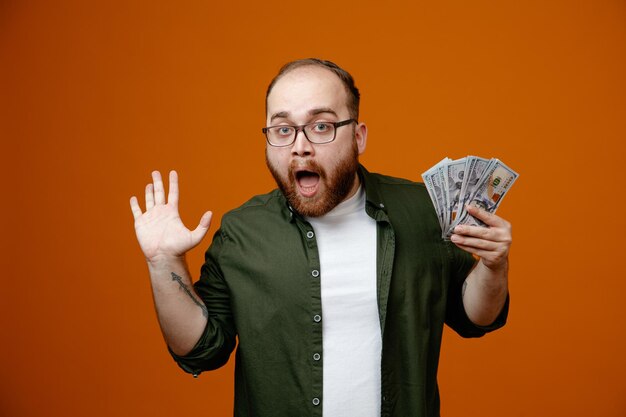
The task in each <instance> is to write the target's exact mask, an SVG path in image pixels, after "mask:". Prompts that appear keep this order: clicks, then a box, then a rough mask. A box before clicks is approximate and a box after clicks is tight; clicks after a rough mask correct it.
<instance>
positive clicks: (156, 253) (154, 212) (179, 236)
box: [130, 171, 211, 261]
mask: <svg viewBox="0 0 626 417" xmlns="http://www.w3.org/2000/svg"><path fill="white" fill-rule="evenodd" d="M152 181H153V184H148V185H147V186H146V211H145V212H142V211H141V208H140V207H139V202H138V201H137V197H135V196H133V197H131V199H130V207H131V210H132V212H133V217H134V218H135V232H136V234H137V240H138V241H139V245H140V246H141V250H142V251H143V253H144V255H145V257H146V259H147V260H148V261H154V260H157V259H159V258H161V257H164V258H165V257H179V256H182V255H184V254H185V252H187V251H188V250H190V249H191V248H193V247H195V246H196V245H197V244H198V243H200V241H201V240H202V238H203V237H204V236H205V235H206V232H207V231H208V229H209V226H210V224H211V212H206V213H205V214H204V215H203V216H202V218H201V219H200V223H199V224H198V226H197V227H196V229H195V230H189V229H188V228H187V227H185V225H184V224H183V222H182V220H181V218H180V215H179V214H178V175H177V174H176V171H171V172H170V178H169V182H170V184H169V185H170V186H169V193H168V196H167V201H166V199H165V189H164V187H163V180H162V179H161V174H160V173H159V172H158V171H154V172H153V173H152Z"/></svg>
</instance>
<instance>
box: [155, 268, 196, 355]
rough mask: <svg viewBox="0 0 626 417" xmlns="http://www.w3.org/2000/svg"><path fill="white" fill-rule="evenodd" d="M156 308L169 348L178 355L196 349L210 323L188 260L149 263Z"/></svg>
mask: <svg viewBox="0 0 626 417" xmlns="http://www.w3.org/2000/svg"><path fill="white" fill-rule="evenodd" d="M148 269H149V272H150V281H151V283H152V293H153V296H154V305H155V308H156V312H157V317H158V319H159V325H160V326H161V331H162V333H163V337H164V338H165V341H166V343H167V345H168V346H169V347H170V349H171V350H172V351H173V352H174V353H175V354H177V355H185V354H186V353H188V352H189V351H191V349H192V348H193V347H194V346H195V344H196V342H197V341H198V339H199V338H200V336H201V335H202V332H203V331H204V328H205V326H206V323H207V318H208V313H207V309H206V307H205V305H204V303H203V302H202V300H201V299H200V297H198V295H197V294H196V293H195V291H194V289H193V285H192V282H191V278H190V275H189V272H188V268H187V263H186V261H185V258H184V257H168V258H160V259H156V260H152V261H149V262H148Z"/></svg>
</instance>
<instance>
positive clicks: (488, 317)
mask: <svg viewBox="0 0 626 417" xmlns="http://www.w3.org/2000/svg"><path fill="white" fill-rule="evenodd" d="M507 295H508V262H507V263H505V264H504V265H502V267H501V268H498V269H497V270H493V269H490V268H488V267H486V266H485V265H484V264H483V262H482V261H480V262H478V264H477V265H476V267H475V268H474V269H473V270H472V272H471V273H470V274H469V275H468V276H467V279H466V280H465V283H464V284H463V306H464V307H465V311H466V313H467V316H468V317H469V319H470V320H471V321H472V322H473V323H474V324H476V325H478V326H488V325H490V324H492V323H493V322H494V321H495V320H496V318H497V317H498V315H499V314H500V312H501V311H502V308H503V307H504V304H505V302H506V297H507Z"/></svg>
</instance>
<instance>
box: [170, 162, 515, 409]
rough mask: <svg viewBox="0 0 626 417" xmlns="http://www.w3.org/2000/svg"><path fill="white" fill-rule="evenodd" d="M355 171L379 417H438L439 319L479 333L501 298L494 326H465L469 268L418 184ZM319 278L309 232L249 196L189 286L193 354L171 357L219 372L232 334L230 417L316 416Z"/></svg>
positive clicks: (319, 402) (270, 198)
mask: <svg viewBox="0 0 626 417" xmlns="http://www.w3.org/2000/svg"><path fill="white" fill-rule="evenodd" d="M359 175H360V177H361V180H362V182H363V184H364V185H365V190H366V197H367V202H366V211H367V214H368V215H369V216H370V217H372V218H373V219H375V220H376V222H377V231H378V238H377V239H378V252H377V253H378V255H377V269H378V278H377V280H378V309H379V317H380V326H381V330H382V337H383V352H382V369H381V382H382V392H381V411H382V412H381V414H382V416H384V417H386V416H394V417H410V416H420V417H432V416H439V393H438V389H437V365H438V361H439V350H440V345H441V337H442V332H443V324H444V322H445V323H446V324H448V325H449V326H450V327H451V328H453V329H454V330H455V331H456V332H458V333H459V334H460V335H461V336H463V337H479V336H482V335H483V334H485V333H486V332H487V331H491V330H494V329H496V328H498V327H501V326H502V325H504V323H505V321H506V315H507V310H508V300H507V305H506V307H505V308H504V310H503V312H502V314H501V315H500V317H499V318H498V319H497V320H496V322H494V324H493V325H492V326H489V327H478V326H475V325H474V324H472V323H471V322H470V320H469V319H468V318H467V315H466V314H465V311H464V309H463V305H462V300H461V287H462V284H463V281H464V279H465V277H466V276H467V274H468V273H469V271H470V270H471V268H472V266H473V264H474V262H475V261H474V259H473V258H472V256H471V255H469V254H468V253H466V252H463V251H461V250H460V249H458V248H456V247H455V246H454V245H453V244H451V243H449V242H445V241H443V240H442V239H441V229H440V227H439V223H438V221H437V217H436V214H435V211H434V208H433V205H432V203H431V201H430V199H429V196H428V193H427V191H426V189H425V187H424V185H423V184H421V183H414V182H411V181H407V180H402V179H398V178H391V177H386V176H382V175H378V174H370V173H369V172H367V170H365V169H364V168H363V167H361V168H360V171H359ZM321 274H323V271H321V270H320V264H319V255H318V251H317V244H316V239H315V233H314V231H313V228H312V227H311V225H310V224H309V223H307V222H306V221H305V220H304V219H303V218H302V217H301V216H300V215H298V214H297V213H294V212H292V211H291V210H290V208H289V206H288V204H287V202H286V200H285V198H284V196H283V195H282V194H281V193H280V192H279V191H278V190H275V191H273V192H271V193H269V194H266V195H262V196H257V197H254V198H252V199H251V200H250V201H248V202H247V203H245V204H244V205H243V206H241V207H239V208H238V209H235V210H233V211H231V212H229V213H227V214H226V215H225V216H224V217H223V219H222V225H221V228H220V230H219V231H218V232H217V233H216V234H215V236H214V239H213V243H212V245H211V247H210V248H209V250H208V251H207V253H206V262H205V264H204V266H203V267H202V274H201V277H200V280H199V281H198V282H197V283H196V284H195V288H196V291H197V293H198V294H199V295H200V297H202V299H203V301H204V303H205V304H206V306H207V308H208V311H209V322H208V324H207V327H206V329H205V332H204V334H203V335H202V337H201V339H200V340H199V341H198V344H197V345H196V347H195V348H194V349H193V350H192V351H191V352H190V353H189V354H188V355H186V356H185V357H179V356H176V355H174V358H175V359H176V361H177V362H178V364H179V365H180V366H181V367H182V368H183V369H184V370H185V371H187V372H190V373H193V374H199V373H200V372H202V371H205V370H210V369H215V368H218V367H220V366H222V365H224V364H225V363H226V361H227V360H228V358H229V355H230V353H231V352H232V350H233V349H234V347H235V345H236V338H238V339H239V345H238V347H237V354H236V364H235V416H241V417H244V416H245V417H251V416H259V417H304V416H322V408H323V405H324V399H323V398H322V366H323V360H324V359H323V358H324V355H323V352H322V322H321V320H322V318H323V312H322V304H321V295H320V294H321V291H320V277H321ZM316 353H319V356H318V355H315V356H314V354H316ZM316 359H317V360H316ZM337 417H358V416H337Z"/></svg>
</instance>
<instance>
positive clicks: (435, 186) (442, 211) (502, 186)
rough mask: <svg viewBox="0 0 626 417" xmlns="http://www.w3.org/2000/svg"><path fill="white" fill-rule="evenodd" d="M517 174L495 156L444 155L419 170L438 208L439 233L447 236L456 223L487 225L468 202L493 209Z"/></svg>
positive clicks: (436, 208) (487, 209) (448, 237)
mask: <svg viewBox="0 0 626 417" xmlns="http://www.w3.org/2000/svg"><path fill="white" fill-rule="evenodd" d="M518 176H519V175H518V174H517V173H516V172H515V171H513V170H512V169H511V168H509V167H508V166H506V165H505V164H504V163H503V162H502V161H500V160H498V159H495V158H494V159H491V160H488V159H484V158H479V157H476V156H468V157H466V158H461V159H457V160H451V159H449V158H444V159H443V160H441V161H440V162H439V163H438V164H436V165H435V166H434V167H432V168H431V169H429V170H428V171H426V172H424V173H423V174H422V178H423V180H424V184H425V185H426V188H427V190H428V193H429V195H430V198H431V200H432V201H433V204H434V206H435V210H436V211H437V217H438V219H439V224H440V226H441V236H442V237H443V238H444V239H450V236H451V235H452V233H453V230H454V228H455V227H456V226H459V225H472V226H489V225H488V224H486V223H485V222H484V221H482V220H481V218H480V216H479V217H476V216H474V215H473V213H474V214H475V213H477V212H476V211H474V210H470V211H468V210H467V207H468V206H476V207H480V208H482V209H483V210H484V211H486V212H488V213H495V212H496V210H497V209H498V207H499V206H500V202H501V201H502V199H503V198H504V195H505V194H506V193H507V192H508V191H509V190H510V189H511V187H512V186H513V183H514V182H515V180H516V179H517V177H518Z"/></svg>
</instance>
